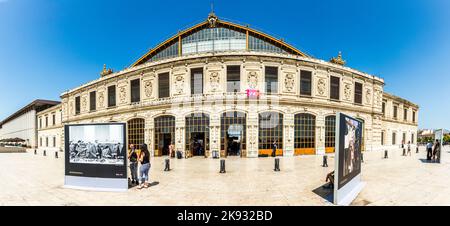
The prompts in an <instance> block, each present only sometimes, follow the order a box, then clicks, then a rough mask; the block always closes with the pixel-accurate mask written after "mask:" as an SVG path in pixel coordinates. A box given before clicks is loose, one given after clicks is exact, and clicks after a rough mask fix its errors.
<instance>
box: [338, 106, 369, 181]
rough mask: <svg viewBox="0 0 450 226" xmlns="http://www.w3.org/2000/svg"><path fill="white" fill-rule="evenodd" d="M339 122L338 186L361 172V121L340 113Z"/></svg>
mask: <svg viewBox="0 0 450 226" xmlns="http://www.w3.org/2000/svg"><path fill="white" fill-rule="evenodd" d="M340 116H341V117H340V119H339V120H340V123H339V127H340V128H339V139H340V140H339V170H338V171H339V175H338V182H339V188H341V187H343V186H344V185H345V184H346V183H348V182H349V181H351V180H352V179H353V178H354V177H355V176H357V175H358V174H359V173H360V172H361V145H362V128H363V123H362V122H361V121H359V120H357V119H354V118H352V117H349V116H346V115H344V114H340Z"/></svg>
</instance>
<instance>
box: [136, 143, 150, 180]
mask: <svg viewBox="0 0 450 226" xmlns="http://www.w3.org/2000/svg"><path fill="white" fill-rule="evenodd" d="M139 162H140V163H141V167H140V169H139V177H140V178H139V179H140V184H139V186H138V189H142V188H143V187H144V188H148V180H149V178H148V172H149V170H150V152H149V151H148V148H147V145H146V144H142V148H141V153H140V155H139Z"/></svg>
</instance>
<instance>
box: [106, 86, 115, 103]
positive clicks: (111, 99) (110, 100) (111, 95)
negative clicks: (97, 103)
mask: <svg viewBox="0 0 450 226" xmlns="http://www.w3.org/2000/svg"><path fill="white" fill-rule="evenodd" d="M115 106H116V86H115V85H114V86H109V87H108V107H115Z"/></svg>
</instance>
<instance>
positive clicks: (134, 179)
mask: <svg viewBox="0 0 450 226" xmlns="http://www.w3.org/2000/svg"><path fill="white" fill-rule="evenodd" d="M128 159H129V160H130V171H131V184H136V185H137V184H139V179H138V173H137V170H138V153H137V150H136V148H135V147H134V145H133V144H130V153H129V154H128Z"/></svg>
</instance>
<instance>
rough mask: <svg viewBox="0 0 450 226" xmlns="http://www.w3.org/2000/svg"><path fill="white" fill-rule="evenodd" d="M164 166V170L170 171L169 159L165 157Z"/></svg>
mask: <svg viewBox="0 0 450 226" xmlns="http://www.w3.org/2000/svg"><path fill="white" fill-rule="evenodd" d="M165 162H166V168H165V169H164V171H170V159H166V161H165Z"/></svg>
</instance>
